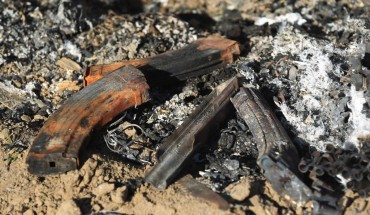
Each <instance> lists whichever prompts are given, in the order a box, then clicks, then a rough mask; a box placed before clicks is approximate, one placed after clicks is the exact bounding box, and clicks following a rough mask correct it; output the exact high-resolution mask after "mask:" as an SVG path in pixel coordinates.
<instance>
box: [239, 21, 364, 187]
mask: <svg viewBox="0 0 370 215" xmlns="http://www.w3.org/2000/svg"><path fill="white" fill-rule="evenodd" d="M306 18H307V17H306ZM307 20H308V22H307V23H305V24H303V23H301V24H303V25H302V26H300V25H298V23H295V25H292V24H290V23H289V22H287V21H283V22H281V23H280V24H279V25H278V30H277V34H276V35H274V36H271V35H268V36H258V37H252V38H251V39H250V40H251V44H252V45H251V46H252V48H251V52H250V53H249V54H248V55H247V57H246V58H245V59H244V60H241V63H240V65H239V67H238V70H239V72H240V73H241V74H242V75H243V76H244V77H245V78H246V79H247V80H248V81H249V83H250V84H253V85H255V86H256V87H257V88H261V89H262V90H263V91H266V92H269V93H268V94H271V95H276V96H275V97H274V98H271V100H274V102H275V104H276V106H278V108H277V109H278V110H279V111H280V114H281V116H282V118H281V120H282V121H283V122H285V127H286V128H287V129H288V130H289V131H290V132H291V134H292V136H294V137H295V139H294V141H295V143H296V145H297V147H298V148H300V149H301V152H302V154H304V150H302V149H304V148H306V147H307V146H309V147H311V148H314V149H316V150H319V151H325V148H326V146H328V145H329V146H335V147H336V148H339V149H341V150H342V151H343V152H344V151H345V152H346V153H345V154H348V156H347V155H346V156H347V157H353V156H359V154H358V152H360V153H361V157H364V156H365V157H364V160H363V162H365V163H367V162H368V159H369V158H370V157H368V154H367V153H365V151H364V150H366V147H368V144H369V135H370V118H369V101H370V97H369V92H370V91H369V88H368V87H369V86H370V85H369V75H368V73H369V72H368V69H369V68H367V67H366V62H368V61H369V58H368V57H367V54H366V55H365V53H367V52H368V51H369V50H366V44H367V43H369V42H370V37H369V36H370V34H369V33H370V30H369V29H368V27H367V26H366V23H365V21H364V20H360V19H352V18H350V17H348V16H347V17H346V18H343V19H341V20H336V21H325V22H323V23H320V27H321V28H322V29H323V30H322V34H321V35H320V37H317V36H316V35H312V34H311V32H309V31H306V30H305V29H308V28H309V27H308V26H310V25H312V26H311V28H313V26H315V25H313V24H312V23H313V21H312V20H309V19H308V18H307ZM293 23H294V22H293ZM274 25H276V24H274ZM316 27H317V26H316ZM256 64H257V65H258V68H257V69H255V67H253V65H256ZM268 94H267V96H268ZM350 152H351V153H350ZM362 152H363V153H362ZM316 156H319V157H320V159H324V158H321V156H324V157H325V156H327V154H326V153H322V154H316ZM346 156H344V155H343V156H339V157H338V159H339V160H340V161H339V163H335V164H333V165H330V167H328V168H327V169H326V166H325V165H324V166H322V165H319V164H318V163H317V161H316V160H315V159H314V160H313V161H312V162H313V163H312V168H313V169H314V170H315V169H318V168H323V171H324V172H328V173H329V172H331V173H332V174H330V175H331V176H333V177H335V178H336V180H337V181H338V182H343V180H345V181H346V182H348V181H361V182H363V181H368V179H367V178H366V175H367V172H368V171H369V166H368V165H364V166H363V167H361V170H360V171H362V173H361V174H364V177H359V176H358V174H357V172H358V170H357V169H356V173H353V174H352V173H351V172H349V173H348V174H347V173H346V174H345V175H343V174H342V173H343V172H342V171H341V170H340V169H338V170H333V168H334V169H335V167H333V166H337V165H339V164H343V165H345V167H344V168H351V167H352V166H351V165H353V164H350V162H347V160H348V159H347V157H346ZM344 157H346V158H344ZM359 162H360V161H359ZM315 165H317V167H315ZM333 172H335V174H334V173H333ZM343 178H344V179H343ZM344 184H346V183H344ZM347 185H348V183H347ZM354 187H355V186H352V188H354ZM336 189H338V188H336ZM339 189H341V188H339Z"/></svg>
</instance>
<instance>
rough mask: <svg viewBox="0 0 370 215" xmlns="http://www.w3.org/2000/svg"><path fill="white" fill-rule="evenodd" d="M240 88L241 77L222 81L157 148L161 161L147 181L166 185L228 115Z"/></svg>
mask: <svg viewBox="0 0 370 215" xmlns="http://www.w3.org/2000/svg"><path fill="white" fill-rule="evenodd" d="M237 89H238V80H237V79H236V78H231V79H229V80H227V81H226V82H224V83H222V84H220V85H219V86H217V87H216V89H214V90H213V91H212V92H211V94H210V95H208V96H207V97H206V99H205V101H204V102H203V103H202V104H201V105H200V106H199V107H197V109H196V110H195V111H194V112H193V113H192V114H191V115H190V116H189V117H188V118H187V120H186V121H185V122H184V123H183V124H182V125H181V126H180V127H179V128H178V129H177V130H176V131H175V132H174V133H173V134H172V135H171V136H170V137H169V138H168V139H167V140H166V141H165V142H164V143H163V144H162V145H161V147H160V148H159V149H158V151H157V156H158V163H157V164H156V165H155V166H154V167H153V168H152V169H151V171H150V172H149V173H148V174H147V175H146V177H145V179H144V181H145V182H147V183H150V184H151V185H153V186H154V187H156V188H159V189H165V188H166V187H167V186H168V184H169V183H171V181H172V180H173V179H174V178H175V177H176V176H177V174H178V173H179V172H180V171H181V169H182V167H183V166H184V165H185V164H186V161H187V160H188V159H189V158H190V157H191V155H193V153H194V152H195V151H196V150H197V149H198V148H199V147H200V146H202V145H205V144H206V141H207V139H208V136H209V135H212V132H213V131H214V130H215V129H216V128H217V127H218V126H219V124H220V122H222V121H224V119H225V118H226V117H227V115H228V110H229V109H230V108H232V107H231V103H230V97H231V96H232V95H233V94H234V93H235V92H236V91H237Z"/></svg>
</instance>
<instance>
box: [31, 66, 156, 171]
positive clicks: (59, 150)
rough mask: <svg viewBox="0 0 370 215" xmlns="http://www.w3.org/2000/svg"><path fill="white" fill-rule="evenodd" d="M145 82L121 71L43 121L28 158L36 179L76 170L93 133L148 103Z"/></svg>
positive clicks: (134, 72) (137, 75) (126, 70)
mask: <svg viewBox="0 0 370 215" xmlns="http://www.w3.org/2000/svg"><path fill="white" fill-rule="evenodd" d="M148 90H149V86H148V84H147V82H146V79H145V77H144V75H143V73H141V72H140V71H139V70H138V69H136V68H134V67H131V66H130V67H121V68H120V69H118V70H116V71H114V72H110V73H108V74H106V75H105V77H104V78H103V79H101V80H99V81H96V82H95V83H93V84H91V85H90V86H89V87H86V88H84V89H82V90H81V91H79V92H77V93H76V94H74V95H73V96H72V97H71V98H69V99H67V100H66V102H65V103H64V104H63V105H62V106H61V107H60V108H59V109H58V110H57V111H56V112H55V113H53V114H52V115H51V116H50V118H49V119H48V120H47V121H46V123H45V124H44V126H43V127H42V129H41V130H40V132H39V134H38V136H37V137H36V138H35V140H34V142H33V144H32V146H31V148H30V151H29V153H28V156H27V160H26V162H27V164H28V171H29V172H30V173H32V174H35V175H46V174H53V173H62V172H66V171H69V170H74V169H76V168H77V167H78V154H79V152H80V150H81V148H82V146H83V144H85V143H86V142H87V141H88V139H89V137H90V134H91V133H92V132H93V130H95V129H98V128H101V127H102V126H104V125H105V124H107V123H108V122H109V121H111V120H112V119H113V118H114V117H115V116H117V115H118V114H120V113H121V112H122V111H123V110H126V109H128V108H131V107H134V106H136V105H140V104H141V103H143V102H146V101H147V100H148V99H149V93H148Z"/></svg>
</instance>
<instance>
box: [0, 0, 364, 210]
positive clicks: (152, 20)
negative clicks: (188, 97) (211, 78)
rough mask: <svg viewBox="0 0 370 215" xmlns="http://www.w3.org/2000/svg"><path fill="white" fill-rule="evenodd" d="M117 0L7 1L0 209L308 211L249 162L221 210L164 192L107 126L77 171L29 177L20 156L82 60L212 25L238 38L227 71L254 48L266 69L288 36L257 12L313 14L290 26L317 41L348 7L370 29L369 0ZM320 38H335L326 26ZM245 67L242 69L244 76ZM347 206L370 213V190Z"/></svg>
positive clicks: (122, 55)
mask: <svg viewBox="0 0 370 215" xmlns="http://www.w3.org/2000/svg"><path fill="white" fill-rule="evenodd" d="M117 2H118V1H114V0H111V1H110V0H105V1H104V0H101V1H99V0H94V1H91V2H89V1H79V2H78V3H72V1H68V0H61V1H59V0H51V1H45V0H42V1H30V2H26V1H24V2H23V1H22V2H13V1H2V2H0V99H1V101H0V103H1V105H0V112H1V115H0V116H1V118H0V120H1V122H0V146H1V148H0V158H1V161H0V214H26V215H32V214H59V215H62V214H310V213H311V212H312V203H311V202H308V203H307V204H306V205H304V206H303V207H297V206H296V205H294V204H292V203H291V202H290V201H289V200H287V199H285V198H283V197H281V196H279V195H278V194H277V193H276V192H275V191H274V190H273V189H272V188H271V185H270V184H269V182H267V181H266V180H265V179H264V178H263V176H262V175H261V174H258V171H259V170H258V167H254V172H257V176H256V175H252V174H251V175H248V174H246V175H243V176H240V177H238V180H235V181H231V182H229V183H230V184H229V185H227V187H226V189H223V192H222V196H223V197H224V198H225V199H227V201H228V202H229V204H230V208H229V209H228V210H226V211H223V210H220V209H218V208H217V207H216V205H213V204H212V203H209V202H205V201H204V200H202V199H199V198H196V197H193V196H191V195H190V194H189V193H188V192H187V191H186V190H184V189H183V188H182V187H181V186H180V185H179V184H177V183H174V184H172V185H170V186H169V187H168V189H166V190H164V191H158V190H156V189H153V188H152V187H150V186H149V185H147V184H142V182H141V180H142V178H143V176H144V175H145V173H146V172H147V171H148V170H149V168H151V165H149V164H144V165H139V164H137V163H134V162H130V161H128V160H127V159H122V157H121V156H120V155H117V154H114V153H113V152H111V151H109V150H108V149H107V147H106V145H105V143H104V142H103V140H102V135H101V134H100V135H99V134H97V135H96V136H94V137H93V140H92V141H91V143H90V144H89V147H88V148H87V149H86V150H84V151H83V153H82V155H81V156H82V163H81V168H80V169H78V170H76V171H71V172H68V173H65V174H59V175H54V176H45V177H37V176H33V175H30V174H29V173H28V171H27V166H26V164H25V158H26V155H27V151H28V148H29V145H30V144H31V143H32V140H33V138H34V137H35V135H36V134H37V132H38V130H39V129H40V128H41V126H42V125H43V123H44V122H45V120H47V118H48V117H49V116H50V114H51V113H52V112H54V111H55V110H56V109H57V108H58V107H59V106H60V105H61V102H62V101H63V100H65V99H67V98H68V97H70V96H71V95H72V94H73V93H75V92H76V91H78V90H80V89H81V88H82V71H83V68H84V67H85V66H87V65H93V64H101V63H111V62H115V61H118V60H128V59H135V58H142V57H147V56H152V55H155V54H158V53H161V52H164V51H166V50H170V49H177V48H179V47H182V46H184V45H185V44H188V43H190V42H192V41H194V40H196V39H197V38H199V37H203V36H207V35H210V34H216V35H222V36H226V37H228V38H231V39H235V40H237V41H238V42H240V44H241V46H242V54H241V58H240V61H238V62H237V63H236V64H235V65H233V66H234V67H232V68H230V70H233V68H234V70H233V71H234V72H240V71H239V70H238V69H235V68H240V67H238V66H239V65H240V64H242V62H243V61H245V62H246V61H248V60H250V59H253V60H254V62H256V61H258V62H259V67H261V68H262V67H265V66H266V67H267V65H272V66H271V67H272V68H275V67H274V65H275V62H278V63H279V64H280V63H281V62H285V61H284V57H282V58H280V59H279V60H276V61H275V59H273V60H271V58H270V59H268V60H266V61H263V60H261V59H263V58H264V57H265V56H266V55H268V54H267V53H270V51H271V49H272V48H271V47H272V44H273V43H275V42H276V41H275V39H276V38H280V39H281V38H283V39H284V38H286V37H285V36H286V35H285V36H284V35H282V33H281V34H280V36H278V37H276V35H277V33H276V32H277V31H278V29H279V28H280V27H281V26H280V24H273V23H271V25H270V26H268V25H265V27H256V26H255V25H254V24H253V23H254V22H255V21H256V20H257V18H258V17H270V18H271V19H273V17H276V16H278V15H282V14H286V13H292V12H295V11H298V12H300V13H302V14H305V17H306V18H307V19H312V20H313V21H312V20H311V21H310V25H308V26H309V27H307V26H304V27H300V26H298V24H297V23H294V30H292V29H293V27H289V26H288V27H287V28H286V29H287V31H286V32H291V33H292V35H297V37H298V36H302V35H303V34H304V35H305V36H304V37H305V38H314V39H312V41H314V40H316V39H317V40H319V38H320V37H321V35H320V34H326V33H327V34H330V33H328V32H331V33H332V31H334V30H332V29H330V30H327V28H329V27H328V26H330V27H331V28H334V27H333V26H335V25H336V24H338V23H341V22H340V21H343V20H345V19H344V18H343V17H341V15H342V14H346V15H348V14H350V16H351V17H355V18H356V19H357V20H363V21H364V23H365V24H364V25H367V28H369V25H370V24H369V20H368V17H369V15H370V13H369V11H370V10H369V5H368V3H367V1H365V0H364V1H360V0H358V1H357V0H353V1H352V0H348V1H312V2H311V1H255V0H253V1H248V2H247V3H245V2H244V1H226V0H224V1H223V0H217V1H208V0H204V1H201V0H200V1H196V0H193V1H177V0H174V1H163V0H161V1H153V2H147V1H144V2H142V4H137V3H135V1H127V2H129V3H127V5H126V4H125V5H121V4H120V3H119V2H118V3H117ZM94 5H95V6H94ZM81 10H83V11H85V12H84V13H81V12H80V11H81ZM225 11H229V12H225ZM235 11H237V12H235ZM307 11H308V12H307ZM81 17H82V18H81ZM194 17H195V18H194ZM316 19H317V20H316ZM337 20H340V21H338V22H336V21H337ZM294 22H299V20H298V21H297V20H295V21H294ZM325 23H334V24H333V25H325ZM356 23H357V22H356ZM290 24H291V25H292V26H293V24H292V23H290ZM311 24H312V25H311ZM288 25H289V24H288ZM338 25H340V24H338ZM343 26H344V24H343ZM348 31H349V32H350V34H349V35H350V36H348V40H352V38H350V37H351V35H356V34H359V35H362V34H365V33H363V32H357V31H356V32H351V30H348ZM359 31H360V30H359ZM302 32H304V33H302ZM364 32H365V31H364ZM301 33H302V34H301ZM340 35H342V33H341V34H340ZM367 36H369V35H367ZM334 37H335V36H334ZM302 38H303V36H302ZM302 38H300V39H302ZM293 39H294V38H293ZM302 40H303V39H302ZM338 40H339V39H338ZM353 40H354V39H353ZM307 41H308V40H307ZM323 41H326V42H327V41H330V37H327V38H324V39H323ZM282 43H283V42H282ZM318 44H320V43H318ZM325 44H327V43H325ZM329 45H330V44H329ZM288 58H289V57H288ZM292 59H293V57H292ZM292 61H293V60H292ZM271 67H270V69H271ZM261 68H259V69H258V70H261V71H262V69H261ZM240 70H242V69H240ZM248 71H249V70H248V69H247V70H242V71H241V72H240V73H241V74H242V75H244V76H248V74H249V73H248ZM276 71H277V70H276ZM290 71H291V70H290ZM277 73H278V72H277ZM260 74H262V72H261V73H260ZM252 79H253V78H252ZM256 79H258V78H256ZM274 80H275V79H274ZM266 83H267V82H266ZM213 84H214V83H213ZM251 84H254V83H253V81H251ZM189 86H192V85H191V83H190V84H189ZM211 87H212V86H211ZM199 94H200V93H199ZM197 95H198V94H197ZM178 98H179V97H178V96H177V97H176V98H175V97H173V98H171V101H172V103H174V104H175V105H176V107H178V106H181V108H183V109H182V111H180V113H179V116H177V117H180V121H181V120H183V119H184V118H185V117H186V115H188V114H189V113H190V112H191V111H192V110H193V109H194V104H193V103H191V102H190V103H184V102H183V101H178V100H179V99H178ZM167 100H169V99H167ZM170 103H171V102H170ZM172 103H171V104H172ZM166 108H168V109H171V108H172V107H170V106H169V105H168V104H167V106H166V105H164V106H161V105H158V104H154V106H153V109H152V111H153V112H155V111H159V112H160V111H161V110H165V109H166ZM158 115H160V114H158ZM166 117H167V118H171V115H166V116H164V119H163V118H162V119H160V117H158V118H157V119H156V120H157V121H158V122H154V123H153V125H150V126H148V127H147V128H150V129H152V130H153V134H154V135H157V136H158V138H157V139H158V140H162V139H163V138H164V137H165V136H168V134H169V133H171V132H172V131H173V130H174V128H175V127H176V125H177V124H176V123H177V122H176V123H175V124H171V123H169V121H170V119H166ZM161 120H162V121H161ZM166 120H167V121H166ZM169 124H171V126H170V128H169V129H167V130H166V129H165V128H167V127H168V126H167V125H169ZM293 126H294V125H293ZM156 129H157V130H158V131H157V130H156ZM154 131H155V132H154ZM161 132H162V133H161ZM313 142H314V140H313ZM153 148H154V147H153ZM194 175H196V176H197V177H200V176H199V175H198V174H197V173H195V174H194ZM200 181H201V179H200ZM208 185H209V184H208ZM341 205H343V208H344V214H370V197H360V195H359V194H358V193H357V192H352V191H350V190H348V191H346V194H345V197H344V198H343V199H342V201H341Z"/></svg>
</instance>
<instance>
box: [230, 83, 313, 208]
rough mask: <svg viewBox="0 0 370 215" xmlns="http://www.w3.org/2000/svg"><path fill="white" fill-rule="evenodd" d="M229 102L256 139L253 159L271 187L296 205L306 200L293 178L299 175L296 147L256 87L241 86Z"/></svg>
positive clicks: (303, 189) (307, 194)
mask: <svg viewBox="0 0 370 215" xmlns="http://www.w3.org/2000/svg"><path fill="white" fill-rule="evenodd" d="M231 102H232V103H233V104H234V107H235V108H236V110H237V112H238V113H239V115H240V116H241V117H242V118H243V119H244V120H245V122H246V123H247V125H248V126H249V129H250V131H251V132H252V134H253V136H254V138H255V140H256V142H257V146H258V152H259V155H258V161H257V162H258V164H259V166H260V167H261V168H262V169H263V170H264V175H265V176H266V178H267V179H268V180H269V181H270V182H271V183H272V187H273V188H274V189H275V190H276V191H278V192H279V193H280V194H282V195H288V196H290V197H291V198H292V199H293V200H294V201H295V202H297V203H298V204H303V203H305V202H307V201H308V200H309V199H310V198H311V196H312V192H311V190H310V189H309V188H308V187H307V185H305V184H304V183H303V182H302V181H301V179H300V178H298V177H297V176H298V175H300V173H299V172H298V170H297V165H298V163H299V157H298V153H297V150H296V148H295V146H294V145H293V143H292V142H291V140H290V139H289V137H288V135H287V133H286V131H285V130H284V128H283V127H282V126H281V124H280V122H279V121H278V119H277V118H276V116H275V114H274V113H273V112H272V110H271V109H270V108H269V106H268V105H267V102H266V101H265V100H264V99H263V97H262V96H261V95H260V94H259V93H258V92H257V91H256V90H253V89H245V88H241V89H240V91H239V92H238V93H237V94H236V95H235V96H234V97H233V98H232V99H231Z"/></svg>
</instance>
